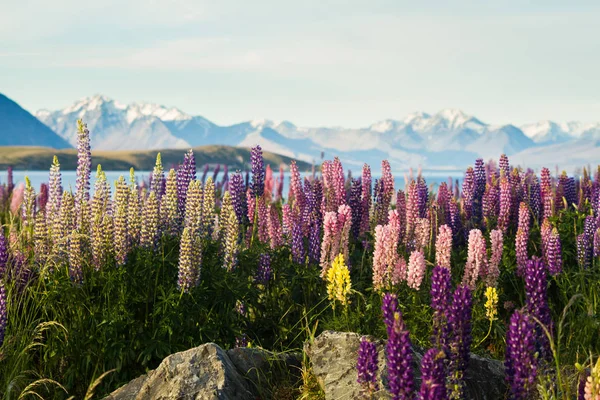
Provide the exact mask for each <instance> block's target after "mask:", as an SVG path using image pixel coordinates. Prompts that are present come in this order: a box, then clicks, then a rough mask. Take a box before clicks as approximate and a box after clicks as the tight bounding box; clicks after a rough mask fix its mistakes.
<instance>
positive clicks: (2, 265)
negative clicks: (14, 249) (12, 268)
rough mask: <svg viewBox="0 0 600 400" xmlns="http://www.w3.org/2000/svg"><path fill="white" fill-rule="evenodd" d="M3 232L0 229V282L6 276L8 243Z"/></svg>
mask: <svg viewBox="0 0 600 400" xmlns="http://www.w3.org/2000/svg"><path fill="white" fill-rule="evenodd" d="M3 230H4V229H1V228H0V280H1V279H3V278H4V277H5V276H6V273H7V264H8V242H7V241H6V237H4V232H3Z"/></svg>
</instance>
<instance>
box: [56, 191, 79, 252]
mask: <svg viewBox="0 0 600 400" xmlns="http://www.w3.org/2000/svg"><path fill="white" fill-rule="evenodd" d="M76 223H77V221H76V219H75V199H74V197H73V194H72V193H71V192H63V198H62V200H61V204H60V212H59V213H58V215H57V216H56V218H55V220H54V228H53V229H52V232H53V235H54V237H53V238H52V242H53V244H54V247H53V250H52V252H53V255H54V256H55V257H56V258H57V259H62V258H63V257H64V256H66V255H67V252H68V245H69V243H68V240H69V236H70V235H71V232H73V230H74V229H75V227H76Z"/></svg>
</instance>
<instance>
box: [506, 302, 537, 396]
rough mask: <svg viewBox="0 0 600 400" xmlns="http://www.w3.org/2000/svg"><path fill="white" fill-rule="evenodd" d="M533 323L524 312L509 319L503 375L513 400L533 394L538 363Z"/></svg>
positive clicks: (517, 313) (517, 312)
mask: <svg viewBox="0 0 600 400" xmlns="http://www.w3.org/2000/svg"><path fill="white" fill-rule="evenodd" d="M535 342H536V335H535V323H534V320H533V318H531V317H530V316H529V315H528V314H526V313H525V312H524V311H520V310H517V311H515V312H514V313H513V315H512V317H511V318H510V326H509V328H508V332H507V335H506V359H505V363H504V365H505V374H506V380H507V382H508V384H509V386H510V391H511V394H512V396H513V398H515V399H523V400H524V399H528V398H530V396H532V395H533V394H534V393H535V390H536V378H537V369H538V361H537V359H536V356H535V353H536V350H535Z"/></svg>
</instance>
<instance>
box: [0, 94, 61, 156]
mask: <svg viewBox="0 0 600 400" xmlns="http://www.w3.org/2000/svg"><path fill="white" fill-rule="evenodd" d="M0 146H46V147H53V148H55V149H64V148H69V147H71V145H70V144H69V143H68V142H67V141H65V140H64V139H63V138H61V137H60V136H58V135H57V134H56V133H54V132H53V131H52V129H50V128H48V127H47V126H46V125H44V124H42V123H41V122H40V121H39V120H38V119H37V118H36V117H34V116H33V115H31V114H30V113H28V112H27V111H25V110H24V109H23V108H21V106H19V105H18V104H17V103H15V102H14V101H12V100H11V99H9V98H8V97H6V96H5V95H3V94H1V93H0Z"/></svg>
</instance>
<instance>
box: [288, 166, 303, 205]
mask: <svg viewBox="0 0 600 400" xmlns="http://www.w3.org/2000/svg"><path fill="white" fill-rule="evenodd" d="M290 175H291V178H290V179H291V182H290V192H291V194H292V199H290V204H292V208H293V209H294V211H295V213H296V214H297V215H302V213H303V211H304V205H305V203H306V199H305V196H304V192H303V191H302V180H301V179H300V172H299V171H298V166H297V165H296V161H294V160H292V162H291V163H290Z"/></svg>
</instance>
